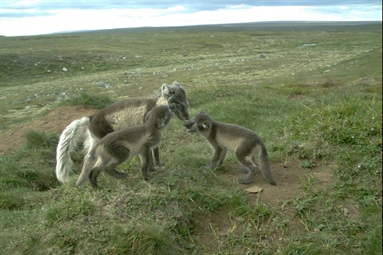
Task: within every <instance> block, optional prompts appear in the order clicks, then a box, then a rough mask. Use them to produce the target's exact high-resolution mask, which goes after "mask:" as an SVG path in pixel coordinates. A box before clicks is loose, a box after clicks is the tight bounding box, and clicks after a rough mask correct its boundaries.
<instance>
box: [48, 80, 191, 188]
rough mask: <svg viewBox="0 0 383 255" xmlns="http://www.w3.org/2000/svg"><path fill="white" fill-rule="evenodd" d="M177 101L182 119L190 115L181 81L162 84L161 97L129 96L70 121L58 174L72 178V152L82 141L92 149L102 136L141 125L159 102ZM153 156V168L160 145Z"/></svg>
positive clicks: (60, 148) (60, 150) (58, 157)
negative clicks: (146, 115) (92, 113)
mask: <svg viewBox="0 0 383 255" xmlns="http://www.w3.org/2000/svg"><path fill="white" fill-rule="evenodd" d="M167 104H174V106H175V108H174V114H175V115H176V116H177V117H178V118H179V119H180V120H186V119H188V118H189V111H188V106H189V102H188V100H187V98H186V92H185V90H184V89H183V88H182V87H181V85H180V84H179V83H178V82H176V81H175V82H173V84H171V85H167V84H163V85H162V86H161V95H160V97H158V98H144V99H137V98H132V99H126V100H123V101H120V102H117V103H115V104H112V105H109V106H107V107H105V108H104V109H102V110H100V111H98V112H96V113H95V114H94V115H92V116H90V117H82V118H80V119H78V120H74V121H73V122H72V123H70V124H69V125H68V126H67V127H66V128H65V130H64V131H63V133H62V134H61V136H60V140H59V143H58V146H57V155H56V160H57V164H56V176H57V179H58V180H59V181H60V182H62V183H65V182H68V181H69V175H70V172H71V168H72V165H73V162H72V159H71V153H72V152H73V151H74V150H75V149H76V146H77V144H78V142H80V141H84V149H85V150H87V151H88V152H89V151H90V150H91V149H92V148H93V146H94V144H96V143H97V141H99V140H100V139H101V138H103V137H104V136H106V135H107V134H109V133H111V132H114V131H117V130H121V129H124V128H126V127H131V126H135V125H140V124H142V123H143V121H144V116H145V114H146V113H147V112H149V111H150V110H151V109H152V108H153V107H155V106H156V105H167ZM153 154H154V155H153V156H154V160H155V162H154V163H153V162H152V161H153V158H152V157H151V168H152V169H154V165H159V164H160V160H159V153H158V148H153Z"/></svg>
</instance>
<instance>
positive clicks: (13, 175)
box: [0, 22, 382, 255]
mask: <svg viewBox="0 0 383 255" xmlns="http://www.w3.org/2000/svg"><path fill="white" fill-rule="evenodd" d="M0 45H1V48H0V106H1V107H0V118H1V121H0V140H1V141H2V142H1V143H3V144H2V145H1V147H0V149H2V148H3V147H7V146H9V145H11V144H16V142H17V137H16V134H17V132H16V131H17V127H19V126H20V125H26V127H30V128H29V129H30V130H29V131H28V132H26V133H25V135H24V136H23V139H22V141H23V143H21V144H20V146H18V147H17V148H16V149H13V150H12V151H11V152H7V153H3V154H1V155H0V210H1V211H0V230H1V231H0V250H1V251H2V253H3V254H28V255H29V254H217V255H218V254H381V253H382V216H381V214H382V180H381V178H382V124H381V123H382V30H381V23H376V24H374V23H358V22H354V23H315V24H303V23H295V24H294V23H291V24H282V23H266V24H243V25H230V26H229V25H226V26H202V27H188V28H156V29H154V28H145V29H126V30H125V29H122V30H110V31H97V32H88V33H71V34H57V35H46V36H30V37H9V38H7V37H0ZM175 80H176V81H178V82H180V83H181V84H182V86H183V87H184V88H185V90H186V91H187V93H188V99H189V101H190V107H191V109H190V111H191V116H194V115H195V114H196V113H198V112H199V111H201V110H203V111H205V112H207V113H208V114H209V115H211V116H212V117H213V118H214V119H216V120H217V121H224V122H231V123H235V124H238V125H241V126H244V127H247V128H249V129H252V130H254V131H255V132H257V133H258V134H259V135H260V137H262V139H263V141H264V142H265V144H266V147H267V149H268V151H269V154H270V159H271V163H272V165H271V167H272V171H273V174H274V176H275V178H276V181H277V186H275V187H274V186H271V185H269V184H267V183H266V182H265V181H264V180H262V177H261V176H260V174H258V175H257V176H256V177H255V179H254V181H253V183H252V184H250V185H240V184H238V183H237V177H238V176H241V175H243V173H241V172H240V171H239V168H238V166H237V165H236V160H235V158H234V157H233V156H232V155H228V156H227V159H226V161H225V163H224V165H223V166H221V167H219V168H218V169H217V170H216V171H214V172H211V173H206V172H204V171H203V170H202V168H203V166H205V165H207V164H208V163H209V161H210V159H211V156H212V151H211V148H210V147H209V145H208V144H207V143H206V142H205V141H204V140H203V138H201V137H199V136H196V135H195V136H194V135H190V134H187V133H186V132H185V129H184V128H183V127H182V122H181V121H179V120H178V119H173V120H172V121H171V123H170V125H169V128H168V130H167V132H166V134H165V137H164V140H163V142H162V143H161V145H160V147H161V150H160V151H161V158H162V162H163V167H162V169H161V170H159V171H158V172H156V173H155V174H153V177H152V179H151V180H150V181H149V182H145V181H143V180H142V178H141V176H140V171H139V160H138V159H135V160H133V161H130V162H126V163H124V164H123V165H121V166H120V167H119V168H118V169H119V170H120V171H122V172H126V173H128V174H129V177H128V178H127V179H125V180H116V179H114V178H110V177H108V176H104V175H101V176H100V177H99V183H100V185H102V186H103V189H101V190H99V191H96V192H95V191H93V190H92V189H91V188H90V187H89V185H84V186H83V187H81V188H79V189H75V188H74V187H73V185H74V182H75V180H76V178H77V177H78V174H79V169H80V168H81V163H82V162H81V161H82V157H78V160H77V161H76V162H75V163H76V169H77V171H76V173H74V174H73V180H72V181H71V182H70V183H69V185H60V184H59V183H58V181H57V180H56V179H55V175H54V168H55V148H56V146H57V141H58V135H59V133H60V132H61V131H62V129H64V128H65V126H66V125H68V124H69V122H70V121H69V122H68V121H62V122H61V123H57V122H59V121H56V122H54V123H52V121H50V118H52V117H51V116H52V115H49V114H50V113H51V114H52V113H55V112H56V113H57V114H58V116H57V118H56V119H58V120H60V117H61V114H64V113H65V114H66V115H68V114H69V115H70V114H72V112H73V114H74V113H75V112H76V111H78V110H79V109H83V108H81V107H80V108H79V106H78V105H86V106H84V107H85V108H86V109H88V110H89V107H92V108H94V109H98V108H102V107H104V106H105V105H107V104H110V103H111V102H115V101H118V100H120V99H123V98H128V97H141V96H151V95H155V94H156V93H157V92H158V91H159V88H160V85H161V84H163V83H168V84H169V83H171V82H173V81H175ZM68 105H72V106H69V107H68ZM71 107H72V108H71ZM63 109H65V112H64V110H63ZM68 109H72V111H68ZM60 110H61V111H60ZM47 116H50V117H49V118H47ZM74 119H76V118H75V117H74V116H73V120H74ZM39 121H41V122H39ZM33 123H44V124H46V123H48V124H47V125H36V124H35V125H33ZM58 124H59V125H58ZM49 125H51V126H49ZM42 127H44V128H42ZM45 127H50V128H45ZM4 141H11V142H7V143H5V142H4ZM80 153H81V152H80V151H79V152H78V153H77V154H80ZM253 185H257V186H260V187H262V188H263V191H262V192H261V193H258V194H249V193H247V192H246V191H245V189H246V188H248V187H251V186H253Z"/></svg>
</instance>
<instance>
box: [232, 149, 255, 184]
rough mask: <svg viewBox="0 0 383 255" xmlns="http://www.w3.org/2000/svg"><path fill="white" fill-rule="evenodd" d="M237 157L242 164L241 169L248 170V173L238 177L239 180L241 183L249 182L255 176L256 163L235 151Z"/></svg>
mask: <svg viewBox="0 0 383 255" xmlns="http://www.w3.org/2000/svg"><path fill="white" fill-rule="evenodd" d="M235 157H236V158H237V160H238V162H239V163H240V165H241V170H242V171H246V172H247V175H245V176H243V177H241V178H239V179H238V182H239V183H240V184H249V183H250V182H251V181H252V180H253V178H254V176H255V173H256V165H255V164H254V163H253V162H252V160H251V159H250V158H248V157H246V156H243V155H241V154H240V153H235Z"/></svg>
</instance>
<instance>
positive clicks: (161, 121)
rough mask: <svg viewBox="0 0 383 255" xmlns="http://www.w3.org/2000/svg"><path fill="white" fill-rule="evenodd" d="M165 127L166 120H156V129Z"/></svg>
mask: <svg viewBox="0 0 383 255" xmlns="http://www.w3.org/2000/svg"><path fill="white" fill-rule="evenodd" d="M165 126H166V118H159V119H157V128H163V127H165Z"/></svg>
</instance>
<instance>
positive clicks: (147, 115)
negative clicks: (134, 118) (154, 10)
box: [144, 111, 150, 123]
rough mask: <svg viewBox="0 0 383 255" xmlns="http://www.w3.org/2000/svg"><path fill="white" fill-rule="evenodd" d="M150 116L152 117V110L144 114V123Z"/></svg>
mask: <svg viewBox="0 0 383 255" xmlns="http://www.w3.org/2000/svg"><path fill="white" fill-rule="evenodd" d="M149 117H150V111H148V112H146V113H145V114H144V123H145V122H147V121H148V119H149Z"/></svg>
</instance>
